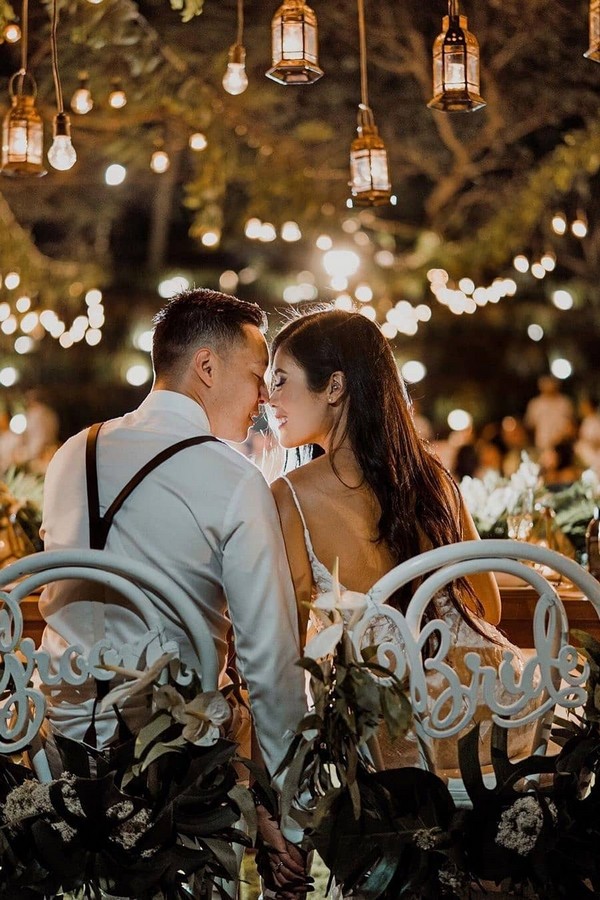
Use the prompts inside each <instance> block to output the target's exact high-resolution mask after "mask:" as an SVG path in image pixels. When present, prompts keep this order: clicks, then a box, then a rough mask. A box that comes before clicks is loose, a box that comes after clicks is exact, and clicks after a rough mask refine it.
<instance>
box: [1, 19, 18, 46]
mask: <svg viewBox="0 0 600 900" xmlns="http://www.w3.org/2000/svg"><path fill="white" fill-rule="evenodd" d="M4 40H5V41H6V42H7V43H8V44H16V43H17V41H20V40H21V29H20V28H19V26H18V25H17V23H16V22H9V23H8V25H5V26H4Z"/></svg>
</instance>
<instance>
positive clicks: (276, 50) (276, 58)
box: [271, 20, 282, 66]
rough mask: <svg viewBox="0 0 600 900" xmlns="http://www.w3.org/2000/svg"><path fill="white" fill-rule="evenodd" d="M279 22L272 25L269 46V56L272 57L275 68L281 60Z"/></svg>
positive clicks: (280, 30)
mask: <svg viewBox="0 0 600 900" xmlns="http://www.w3.org/2000/svg"><path fill="white" fill-rule="evenodd" d="M281 32H282V25H281V20H278V21H277V22H276V23H275V24H274V25H273V43H272V45H271V55H272V57H273V65H274V66H276V65H277V63H278V62H280V60H281Z"/></svg>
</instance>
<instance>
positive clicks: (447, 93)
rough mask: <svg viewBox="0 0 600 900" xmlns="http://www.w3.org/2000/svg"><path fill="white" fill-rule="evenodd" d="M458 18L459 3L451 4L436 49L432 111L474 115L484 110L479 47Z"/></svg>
mask: <svg viewBox="0 0 600 900" xmlns="http://www.w3.org/2000/svg"><path fill="white" fill-rule="evenodd" d="M467 25H468V22H467V17H466V16H461V15H459V12H458V0H449V3H448V15H447V16H444V18H443V21H442V33H441V34H439V35H438V36H437V38H436V40H435V43H434V45H433V99H432V100H431V101H430V102H429V103H428V104H427V105H428V106H429V108H430V109H441V110H443V111H444V112H473V110H475V109H481V107H482V106H485V100H483V98H482V97H480V96H479V44H478V43H477V38H476V37H475V35H473V34H471V32H470V31H469V30H468V28H467Z"/></svg>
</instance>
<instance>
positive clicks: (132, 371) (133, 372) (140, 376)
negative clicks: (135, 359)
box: [125, 363, 151, 387]
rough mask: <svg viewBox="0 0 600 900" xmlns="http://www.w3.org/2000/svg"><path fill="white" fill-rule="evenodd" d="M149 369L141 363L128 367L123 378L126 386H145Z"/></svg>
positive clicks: (149, 373) (148, 376) (148, 377)
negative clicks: (126, 383)
mask: <svg viewBox="0 0 600 900" xmlns="http://www.w3.org/2000/svg"><path fill="white" fill-rule="evenodd" d="M150 375H151V372H150V368H149V366H147V365H144V364H143V363H137V364H136V365H134V366H130V367H129V368H128V369H127V372H126V373H125V378H126V380H127V382H128V384H131V385H133V386H134V387H139V386H140V385H142V384H145V383H146V382H147V381H149V379H150Z"/></svg>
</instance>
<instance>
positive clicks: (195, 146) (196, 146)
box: [189, 131, 208, 153]
mask: <svg viewBox="0 0 600 900" xmlns="http://www.w3.org/2000/svg"><path fill="white" fill-rule="evenodd" d="M189 146H190V150H195V152H196V153H199V152H200V151H201V150H206V148H207V147H208V141H207V140H206V136H205V135H204V134H202V132H201V131H195V132H194V133H193V134H190V140H189Z"/></svg>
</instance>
